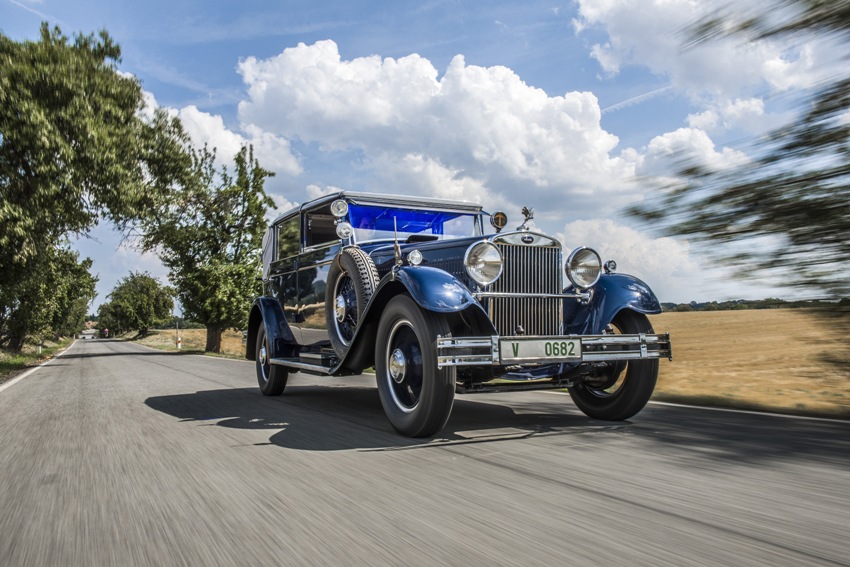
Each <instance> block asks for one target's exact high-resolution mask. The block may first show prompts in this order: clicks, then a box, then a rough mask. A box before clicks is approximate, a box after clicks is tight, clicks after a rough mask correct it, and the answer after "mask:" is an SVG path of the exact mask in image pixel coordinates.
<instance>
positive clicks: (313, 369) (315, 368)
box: [269, 358, 334, 376]
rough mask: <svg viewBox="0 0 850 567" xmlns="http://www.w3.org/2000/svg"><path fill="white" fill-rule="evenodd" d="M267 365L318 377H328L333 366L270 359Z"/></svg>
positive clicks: (295, 359)
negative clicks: (291, 369) (283, 367)
mask: <svg viewBox="0 0 850 567" xmlns="http://www.w3.org/2000/svg"><path fill="white" fill-rule="evenodd" d="M269 364H274V365H275V366H286V367H287V368H294V369H296V370H301V371H304V372H308V373H310V374H318V375H319V376H330V375H331V372H332V371H333V370H334V367H333V366H324V365H322V364H310V363H308V362H302V361H301V359H300V358H270V359H269Z"/></svg>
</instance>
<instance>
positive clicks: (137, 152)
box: [0, 23, 191, 343]
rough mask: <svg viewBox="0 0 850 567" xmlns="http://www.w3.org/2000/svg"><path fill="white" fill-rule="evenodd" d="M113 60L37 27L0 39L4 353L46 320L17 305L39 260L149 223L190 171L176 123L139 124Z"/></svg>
mask: <svg viewBox="0 0 850 567" xmlns="http://www.w3.org/2000/svg"><path fill="white" fill-rule="evenodd" d="M120 56H121V50H120V48H119V46H118V45H117V44H116V43H115V42H114V41H113V40H112V38H111V37H110V36H109V35H108V34H107V33H106V32H105V31H102V32H100V33H99V34H98V35H97V36H95V35H82V34H80V35H77V36H76V37H74V39H73V40H71V39H69V38H68V37H66V36H65V35H63V34H62V32H61V30H60V29H59V28H58V27H57V28H53V29H52V30H51V29H50V28H49V27H48V25H47V24H46V23H45V24H42V27H41V35H40V38H39V40H38V41H23V42H16V41H13V40H11V39H10V38H8V37H6V36H4V35H2V34H0V295H2V296H3V297H5V298H6V299H5V300H4V303H3V305H4V306H5V309H7V314H6V316H7V318H8V317H10V316H11V315H10V313H11V312H14V314H15V318H16V319H15V320H16V321H17V323H15V325H16V327H15V331H14V333H15V338H14V340H13V342H15V343H17V342H19V341H20V340H21V337H20V333H24V334H26V333H27V332H29V330H28V329H26V328H24V327H20V326H19V324H21V323H22V322H23V321H25V320H30V321H32V324H33V325H34V327H32V329H31V331H32V332H33V333H37V332H41V331H39V329H42V328H43V325H42V323H41V321H46V320H48V319H50V318H51V317H52V316H53V312H52V311H50V309H49V308H48V306H47V304H45V303H44V302H42V301H28V300H27V299H26V298H27V297H30V296H31V294H33V293H35V290H36V288H38V287H40V286H41V285H42V284H41V283H39V282H37V281H32V280H31V276H32V275H33V274H36V273H42V274H43V273H51V274H52V273H53V272H52V271H51V270H52V268H51V267H49V266H45V265H44V262H45V261H46V260H45V258H53V257H55V256H56V254H57V252H56V250H57V249H60V248H61V245H60V243H61V242H62V241H63V239H65V238H66V237H67V236H68V235H69V234H71V233H77V234H84V233H86V232H87V231H88V230H90V229H91V228H92V227H93V226H94V225H95V224H96V223H97V222H98V220H99V219H100V218H105V219H109V220H111V221H114V222H115V223H117V224H118V225H119V226H124V225H125V224H126V223H128V222H129V221H130V219H134V218H137V217H141V216H144V215H146V214H149V212H150V210H151V208H150V207H151V206H152V204H153V203H154V202H155V201H156V200H157V195H159V194H162V193H164V192H166V191H167V190H168V189H169V188H170V186H171V185H173V184H174V183H175V180H178V179H180V178H181V177H182V176H184V175H185V172H186V171H188V168H189V167H190V165H191V160H190V157H189V154H188V153H187V151H186V150H185V144H186V140H187V138H186V136H185V133H184V132H183V130H182V126H181V125H180V123H179V121H177V120H176V119H172V118H169V117H168V116H167V115H166V114H165V113H164V112H163V111H154V112H145V103H144V98H143V95H142V90H141V86H140V84H139V82H138V80H136V79H135V78H133V77H131V76H127V75H124V74H121V73H119V72H118V69H117V64H118V62H120ZM58 254H60V255H62V254H64V253H58ZM24 282H26V285H24ZM16 290H17V292H20V293H21V294H24V295H19V296H14V295H13V294H14V293H15V292H16ZM27 294H30V295H27ZM37 295H38V294H37ZM39 297H42V296H41V295H39ZM10 305H11V306H19V305H27V308H28V309H29V310H31V311H33V313H31V316H29V317H22V316H20V309H19V308H18V307H12V308H10V307H9V306H10ZM10 309H11V311H10ZM9 324H11V322H10V323H9Z"/></svg>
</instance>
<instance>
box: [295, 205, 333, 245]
mask: <svg viewBox="0 0 850 567" xmlns="http://www.w3.org/2000/svg"><path fill="white" fill-rule="evenodd" d="M335 221H336V219H334V217H333V215H332V214H331V212H330V209H329V208H323V209H320V210H319V211H316V212H314V213H308V214H307V215H306V221H305V226H304V234H305V236H306V238H305V239H304V240H305V243H306V246H307V248H310V247H311V246H318V245H320V244H325V243H327V242H339V236H337V235H336V222H335Z"/></svg>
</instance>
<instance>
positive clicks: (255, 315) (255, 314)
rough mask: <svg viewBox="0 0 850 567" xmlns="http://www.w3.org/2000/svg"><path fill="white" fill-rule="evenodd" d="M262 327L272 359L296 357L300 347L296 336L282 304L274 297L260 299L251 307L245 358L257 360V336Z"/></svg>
mask: <svg viewBox="0 0 850 567" xmlns="http://www.w3.org/2000/svg"><path fill="white" fill-rule="evenodd" d="M260 325H265V328H266V337H268V340H269V348H270V349H271V351H272V352H271V353H270V356H271V358H280V357H290V356H295V354H294V353H295V352H296V350H297V348H298V345H297V344H296V342H295V336H294V335H293V334H292V330H291V329H290V328H289V323H288V322H287V320H286V315H284V313H283V309H281V308H280V303H279V302H278V301H277V299H275V298H274V297H266V296H263V297H258V298H257V299H255V300H254V304H253V305H252V306H251V314H250V315H249V316H248V338H247V343H246V345H245V358H247V359H248V360H254V359H255V358H256V349H255V346H256V344H257V334H258V332H259V329H260Z"/></svg>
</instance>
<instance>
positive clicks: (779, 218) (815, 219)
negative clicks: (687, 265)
mask: <svg viewBox="0 0 850 567" xmlns="http://www.w3.org/2000/svg"><path fill="white" fill-rule="evenodd" d="M763 13H764V14H766V16H765V17H763V18H755V19H752V18H750V19H741V20H735V19H734V17H732V16H731V15H730V14H721V15H719V16H717V17H712V18H711V19H708V20H706V21H704V22H701V23H700V25H699V26H697V27H695V28H694V30H693V32H694V33H693V36H694V38H693V39H694V41H696V42H702V41H710V40H711V39H713V38H715V37H717V36H725V35H728V34H731V35H732V36H734V37H740V38H742V39H744V40H758V39H765V38H776V37H782V38H806V37H812V36H815V35H817V36H819V37H821V38H824V39H832V40H834V41H836V42H837V44H838V45H841V46H843V47H844V49H846V48H847V46H848V39H850V1H848V0H837V1H836V0H833V1H829V2H826V1H824V0H775V1H774V2H773V3H772V4H771V5H770V6H769V7H764V9H763ZM783 13H793V14H795V16H793V17H791V18H786V19H784V20H781V19H779V18H777V14H783ZM848 113H850V67H846V66H845V67H844V70H843V71H842V72H840V73H839V74H838V75H837V76H834V77H832V78H830V79H829V81H828V83H827V84H822V85H820V86H818V88H816V89H814V90H813V91H812V92H811V94H810V96H809V97H808V98H807V99H806V100H805V101H804V109H803V111H802V112H801V115H800V116H799V117H798V118H796V119H795V120H794V121H792V122H791V123H789V124H787V125H786V126H784V127H782V128H779V129H777V130H775V131H774V132H772V133H771V135H770V136H768V137H767V138H765V139H763V140H760V141H758V142H756V143H755V146H754V147H753V148H752V154H753V156H754V160H753V161H752V162H751V163H748V164H744V165H741V166H738V167H733V168H731V169H725V170H717V169H712V168H709V167H706V166H704V165H702V164H697V163H692V162H687V161H686V162H685V163H684V164H683V165H682V167H681V168H680V171H679V178H680V179H684V180H685V181H683V182H681V183H674V184H673V185H672V186H665V187H663V192H662V195H661V196H660V197H657V198H655V199H653V200H650V201H649V202H648V203H647V204H645V205H642V206H640V207H636V208H634V209H632V210H631V211H630V212H631V214H633V215H635V216H638V217H640V218H643V219H644V220H646V221H649V222H652V223H653V224H654V225H655V226H656V227H657V228H659V229H660V230H661V231H662V232H664V233H666V234H668V235H679V236H687V237H689V238H691V239H693V240H694V241H696V242H702V243H706V244H712V245H715V244H718V243H719V244H721V245H722V246H712V248H711V249H712V250H713V251H714V252H715V253H716V254H717V255H719V256H720V259H721V260H723V261H724V262H726V263H728V264H730V265H734V266H736V267H738V268H739V272H738V273H739V274H740V275H742V276H743V277H764V276H771V277H773V278H774V279H776V280H777V281H780V282H784V284H785V285H787V286H790V287H797V288H801V289H807V290H810V291H815V292H817V293H820V294H829V295H832V296H833V297H841V296H845V295H847V293H848V291H850V278H849V277H848V270H847V266H848V261H850V159H848V158H850V120H847V116H848V115H850V114H848Z"/></svg>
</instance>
